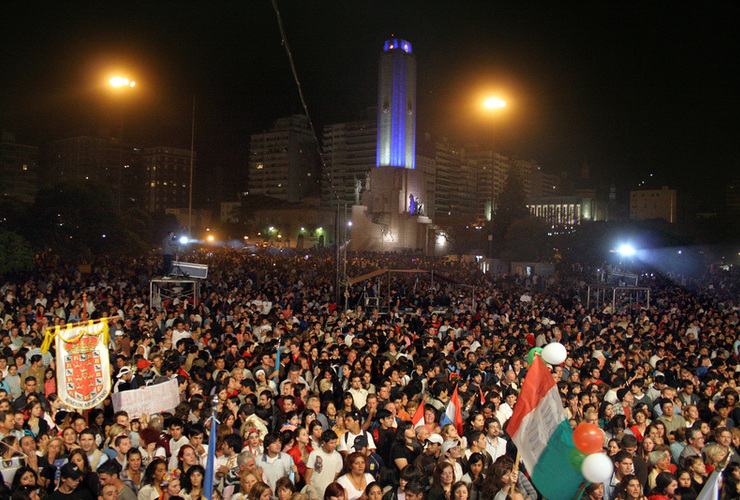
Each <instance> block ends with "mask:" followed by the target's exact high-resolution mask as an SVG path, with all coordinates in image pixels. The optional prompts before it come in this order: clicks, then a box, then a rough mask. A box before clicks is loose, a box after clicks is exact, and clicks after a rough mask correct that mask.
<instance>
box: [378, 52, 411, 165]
mask: <svg viewBox="0 0 740 500" xmlns="http://www.w3.org/2000/svg"><path fill="white" fill-rule="evenodd" d="M376 165H377V166H378V167H401V168H409V169H413V168H416V58H415V57H414V54H413V51H412V47H411V44H410V43H409V42H407V41H406V40H401V39H400V38H393V39H391V40H387V41H386V42H385V46H384V48H383V53H382V54H381V56H380V68H379V79H378V145H377V158H376Z"/></svg>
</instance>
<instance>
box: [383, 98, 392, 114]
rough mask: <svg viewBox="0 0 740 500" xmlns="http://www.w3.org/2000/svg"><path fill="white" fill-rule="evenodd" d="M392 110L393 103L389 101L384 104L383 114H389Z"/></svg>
mask: <svg viewBox="0 0 740 500" xmlns="http://www.w3.org/2000/svg"><path fill="white" fill-rule="evenodd" d="M390 110H391V103H389V102H388V101H384V102H383V113H387V112H389V111H390Z"/></svg>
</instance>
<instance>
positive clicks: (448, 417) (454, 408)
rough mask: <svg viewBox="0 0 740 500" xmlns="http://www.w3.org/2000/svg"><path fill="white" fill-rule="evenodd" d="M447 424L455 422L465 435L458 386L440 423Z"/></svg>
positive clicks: (459, 431)
mask: <svg viewBox="0 0 740 500" xmlns="http://www.w3.org/2000/svg"><path fill="white" fill-rule="evenodd" d="M550 378H552V377H550ZM447 424H454V425H455V428H456V429H457V434H458V435H460V436H462V435H463V418H462V405H460V397H459V396H458V395H457V387H455V391H454V392H453V393H452V397H451V398H450V402H449V403H448V404H447V410H445V413H444V415H442V421H441V422H440V423H439V425H440V426H442V425H447Z"/></svg>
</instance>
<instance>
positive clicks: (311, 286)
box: [0, 249, 740, 500]
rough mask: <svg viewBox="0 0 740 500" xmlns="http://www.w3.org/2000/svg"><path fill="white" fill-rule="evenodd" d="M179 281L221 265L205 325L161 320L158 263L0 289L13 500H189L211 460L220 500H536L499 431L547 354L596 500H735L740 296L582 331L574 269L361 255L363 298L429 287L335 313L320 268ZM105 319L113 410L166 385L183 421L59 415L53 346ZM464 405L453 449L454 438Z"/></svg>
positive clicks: (683, 297)
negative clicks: (532, 364)
mask: <svg viewBox="0 0 740 500" xmlns="http://www.w3.org/2000/svg"><path fill="white" fill-rule="evenodd" d="M189 260H195V261H198V262H202V263H206V264H208V265H209V278H208V279H207V280H205V281H204V282H203V283H202V284H201V287H202V293H201V300H200V301H199V302H198V303H192V301H191V300H188V299H182V300H181V299H178V298H174V299H172V298H167V299H165V300H163V301H161V302H157V306H156V307H153V306H151V305H150V304H151V302H150V299H151V297H149V291H150V288H149V279H150V278H151V277H153V276H156V275H157V274H158V271H157V269H158V266H159V265H160V264H159V262H161V258H160V260H159V262H158V260H157V257H156V256H155V255H151V256H146V257H143V258H139V259H121V260H111V259H105V260H101V261H98V262H95V263H93V264H92V265H91V267H90V269H89V271H90V272H87V273H83V272H81V270H80V268H77V267H74V266H71V265H67V264H65V263H62V262H58V261H55V260H53V259H51V258H47V260H45V261H41V262H39V267H38V269H37V270H36V271H35V272H34V273H33V274H31V275H28V276H24V277H22V278H17V279H16V280H15V281H8V282H5V283H3V284H2V286H0V300H1V302H0V319H1V323H0V349H2V356H0V455H1V457H0V458H1V460H2V462H1V463H0V472H1V473H2V476H3V477H2V479H3V481H0V498H5V497H8V498H13V499H18V500H21V499H23V500H25V499H36V498H42V499H43V498H49V499H52V500H61V499H80V500H87V499H97V498H101V499H104V500H112V499H119V498H120V499H123V500H134V499H138V500H154V499H164V500H168V499H170V500H177V499H180V498H182V499H185V500H200V499H202V498H205V496H204V492H205V491H206V483H207V482H208V481H207V478H206V475H207V473H206V469H207V462H208V456H209V451H213V450H214V449H215V456H216V458H215V467H214V469H213V470H214V474H215V476H214V478H213V481H214V482H213V484H214V492H213V498H218V499H223V500H240V499H243V498H246V499H249V500H272V499H275V498H277V499H279V500H316V499H319V500H321V499H324V500H358V499H362V500H381V499H382V500H422V499H425V500H507V499H511V500H520V499H521V500H523V499H531V500H538V498H539V497H540V494H539V492H538V490H537V485H535V484H533V483H532V482H531V481H530V479H529V477H530V476H529V474H528V471H526V470H525V469H524V466H523V465H522V464H520V463H518V462H517V460H516V457H517V452H516V448H515V447H514V445H513V443H512V442H511V440H510V439H509V437H508V436H507V433H506V429H507V422H508V421H509V419H510V418H511V415H512V412H513V409H514V407H515V405H516V401H517V397H518V394H519V392H520V390H521V387H522V383H523V381H524V379H525V376H526V373H527V368H528V361H527V355H528V353H529V352H530V350H531V349H532V348H533V347H542V346H544V345H546V344H547V343H549V342H560V343H562V344H563V345H565V346H566V348H567V350H568V354H569V356H568V358H567V360H566V361H565V362H564V363H563V364H562V365H560V366H554V367H551V370H552V376H553V377H554V379H555V380H556V382H557V386H558V388H559V390H560V393H561V395H562V400H563V407H564V411H565V413H566V415H567V417H568V418H569V419H570V421H571V424H572V425H573V427H575V426H577V425H578V424H579V423H581V422H589V423H595V424H597V425H599V426H600V427H601V428H602V429H603V430H604V436H605V437H604V450H605V451H606V452H607V453H608V455H609V456H610V457H611V458H612V460H613V462H614V464H615V468H614V473H613V476H612V477H611V479H610V480H608V481H605V482H604V483H603V484H588V483H585V482H584V484H583V485H582V486H583V488H582V489H583V491H582V493H581V494H582V495H583V497H588V498H589V500H602V499H603V500H615V499H619V500H623V499H633V500H642V499H643V498H648V499H650V500H666V499H669V500H675V499H681V500H693V499H694V498H696V496H697V494H698V493H699V492H700V490H701V489H702V487H703V485H704V483H705V482H706V481H707V478H708V475H709V474H710V473H711V471H712V470H714V469H716V468H723V467H724V468H725V469H724V470H725V472H724V482H723V486H722V495H723V498H728V499H729V498H737V497H740V456H738V450H739V449H740V448H739V447H740V426H736V422H737V423H738V424H740V406H739V405H738V402H739V399H740V397H739V395H738V391H739V389H738V379H740V368H738V366H739V363H738V349H739V348H740V336H738V333H739V332H738V329H739V328H740V326H739V323H738V322H739V318H738V316H739V315H740V307H739V304H738V297H740V294H739V293H738V292H739V291H740V288H739V287H738V284H739V281H738V279H737V276H735V275H732V274H730V273H727V272H724V271H719V270H713V271H712V272H710V273H707V275H706V276H704V277H703V278H701V279H696V280H693V281H691V282H685V281H684V282H677V281H676V280H672V279H668V278H666V277H663V276H659V275H657V276H646V277H644V278H642V279H643V282H642V285H643V286H648V287H649V288H650V289H651V301H650V304H649V305H648V304H647V303H641V302H638V301H633V302H626V303H624V304H621V303H618V304H606V303H592V304H589V305H588V307H587V306H586V303H585V300H584V298H583V297H584V296H583V291H584V286H585V284H586V283H588V282H589V276H590V273H589V271H588V270H587V269H582V268H580V267H573V268H571V269H567V270H565V271H563V270H560V271H559V274H558V275H557V276H555V277H552V278H551V279H541V278H539V277H517V276H503V277H492V276H490V275H484V274H482V273H481V272H480V270H479V268H478V266H477V265H476V264H475V262H469V261H465V260H450V259H442V258H433V257H424V256H419V255H413V254H374V255H372V254H356V255H351V256H350V258H349V259H348V263H347V274H348V275H350V276H358V275H362V274H363V273H366V272H369V271H373V270H376V269H379V268H392V269H425V270H431V269H434V272H435V275H436V278H434V280H432V279H431V277H430V276H429V275H425V274H421V273H414V274H400V273H399V274H392V275H390V276H388V275H386V276H385V277H380V278H375V280H369V281H366V282H362V283H357V284H355V285H352V286H349V287H347V289H346V291H344V292H343V293H342V294H341V295H339V294H337V293H336V290H335V289H334V284H335V283H334V278H335V275H334V270H335V263H334V261H333V260H332V258H331V255H329V254H324V253H322V252H310V253H301V254H300V255H270V254H257V255H246V254H243V253H239V252H238V251H234V250H226V249H221V250H212V249H211V250H202V251H197V252H195V253H194V255H192V256H191V258H190V259H189ZM380 280H385V281H382V282H381V281H380ZM83 294H84V295H83ZM337 297H339V300H337ZM368 297H370V298H373V297H377V298H378V306H379V307H378V308H369V309H368V308H366V307H365V304H366V299H367V298H368ZM106 317H108V318H111V325H110V346H109V347H110V353H111V365H112V370H113V373H112V374H111V377H112V381H113V392H114V393H118V392H124V391H132V390H137V389H140V388H143V387H147V386H151V385H156V384H160V383H163V382H168V381H170V380H177V382H178V387H179V396H180V404H178V405H177V406H176V407H175V408H169V409H166V410H165V411H162V412H161V413H157V414H152V415H149V414H141V415H129V414H128V413H127V412H126V411H125V410H119V411H114V408H113V405H112V402H111V398H110V397H108V398H106V400H105V401H104V402H103V403H101V404H100V406H99V407H97V408H94V409H92V410H89V411H84V412H78V411H74V410H72V409H70V408H66V407H65V406H64V405H63V404H62V401H61V400H60V398H59V395H58V393H57V384H56V369H57V367H56V360H55V357H54V352H53V349H52V352H48V353H47V352H43V351H42V349H41V345H42V341H43V336H44V333H45V330H46V329H47V328H49V327H51V326H56V325H60V326H64V325H66V324H71V323H74V322H78V321H81V320H83V319H100V318H106ZM278 350H279V351H280V353H279V354H278ZM278 360H279V361H278ZM455 391H457V394H458V396H459V399H460V401H461V407H462V415H463V424H462V426H457V425H456V424H455V423H447V422H446V421H445V420H444V414H445V410H446V409H447V407H448V404H449V402H450V398H451V397H452V395H453V393H454V392H455ZM420 406H421V408H420ZM417 410H419V412H420V414H423V416H424V419H423V424H421V425H415V424H414V422H412V418H413V416H414V415H416V414H417ZM212 418H215V419H216V422H217V427H216V432H215V435H214V434H213V433H212V432H211V430H210V428H211V423H212V421H211V419H212ZM564 460H567V457H566V458H565V459H564ZM574 466H575V465H574ZM208 500H210V499H208Z"/></svg>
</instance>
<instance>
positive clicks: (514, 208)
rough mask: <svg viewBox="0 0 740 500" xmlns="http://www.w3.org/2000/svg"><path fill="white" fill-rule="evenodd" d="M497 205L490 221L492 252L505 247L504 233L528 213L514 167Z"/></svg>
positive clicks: (522, 190) (520, 182)
mask: <svg viewBox="0 0 740 500" xmlns="http://www.w3.org/2000/svg"><path fill="white" fill-rule="evenodd" d="M498 201H499V202H498V207H497V208H496V212H495V214H494V216H493V220H492V221H491V229H490V233H491V235H492V237H493V242H492V243H493V253H494V255H495V254H497V253H501V252H503V251H504V249H505V248H506V233H507V232H508V230H509V227H510V226H511V225H512V224H513V223H514V222H515V221H517V220H521V219H524V218H526V217H527V216H528V215H529V211H528V210H527V205H526V197H525V195H524V186H523V184H522V181H521V179H520V178H519V174H518V172H517V171H516V169H514V168H512V169H511V170H510V171H509V176H508V177H507V178H506V182H505V183H504V188H503V191H502V193H501V196H500V197H499V200H498Z"/></svg>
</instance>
